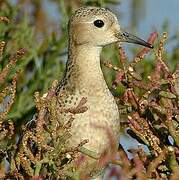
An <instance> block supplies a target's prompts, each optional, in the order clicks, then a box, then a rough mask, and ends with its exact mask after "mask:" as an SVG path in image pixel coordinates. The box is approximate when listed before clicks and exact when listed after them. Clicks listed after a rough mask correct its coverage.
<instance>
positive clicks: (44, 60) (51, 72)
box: [0, 0, 179, 149]
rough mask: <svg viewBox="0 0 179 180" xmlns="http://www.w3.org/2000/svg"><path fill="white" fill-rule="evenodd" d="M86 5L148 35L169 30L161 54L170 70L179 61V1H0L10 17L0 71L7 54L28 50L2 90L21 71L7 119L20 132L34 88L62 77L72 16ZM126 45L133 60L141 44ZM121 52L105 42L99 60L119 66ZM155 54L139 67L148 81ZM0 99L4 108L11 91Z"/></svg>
mask: <svg viewBox="0 0 179 180" xmlns="http://www.w3.org/2000/svg"><path fill="white" fill-rule="evenodd" d="M87 5H92V6H101V7H107V8H109V9H111V10H112V11H113V12H114V13H115V14H116V15H117V16H118V18H119V22H120V24H121V27H122V28H124V29H126V30H127V31H129V32H131V33H133V34H136V35H137V36H139V37H141V38H143V39H145V40H146V39H147V38H148V37H149V35H150V33H152V32H154V31H157V32H158V34H159V36H161V35H162V33H163V32H167V33H168V39H167V43H166V46H165V47H166V50H165V52H164V54H163V59H164V60H165V62H166V64H168V66H169V67H170V69H171V71H172V72H173V71H174V70H175V69H176V66H177V65H178V60H179V20H178V19H179V11H178V8H179V1H178V0H98V1H97V0H7V1H4V0H0V16H5V17H7V18H9V20H10V22H9V23H0V41H4V42H5V43H6V45H5V48H4V51H3V54H2V55H1V54H0V72H2V69H3V68H4V67H6V65H7V64H8V62H9V57H10V56H11V55H12V54H14V53H15V52H16V51H17V50H18V49H20V48H25V49H26V50H27V54H26V55H25V56H24V57H23V58H22V59H21V60H18V61H17V63H16V65H15V66H13V67H12V68H11V71H10V73H9V75H8V76H6V79H5V81H4V83H3V84H1V86H0V90H1V91H2V90H3V89H4V88H5V87H7V86H8V85H10V84H11V82H12V77H13V76H14V75H15V73H17V72H18V81H17V92H16V98H15V100H14V104H13V106H12V108H11V110H10V113H8V115H7V119H11V120H13V122H14V123H15V131H16V133H19V130H21V127H22V126H21V125H22V124H25V123H26V122H28V121H29V120H31V119H32V118H33V117H34V114H36V113H37V111H36V108H35V103H34V93H35V92H36V91H39V92H40V95H43V94H44V93H46V92H47V90H48V89H49V87H50V86H51V84H52V82H53V80H55V79H57V80H60V79H61V77H62V74H63V72H64V69H65V62H66V60H67V52H68V49H67V47H68V34H67V24H68V20H69V17H70V16H71V14H72V13H73V12H74V11H75V10H76V9H77V8H79V7H81V6H87ZM157 43H158V42H156V44H155V45H157ZM123 47H124V49H125V52H126V54H127V56H128V60H129V61H131V60H132V58H133V57H134V54H136V52H137V51H138V50H139V49H140V48H141V47H139V46H136V45H132V44H124V45H123ZM154 51H155V48H154ZM118 53H119V52H118V49H117V48H116V45H110V46H108V47H105V48H104V50H103V52H102V55H101V60H102V62H103V61H106V60H109V61H111V63H112V64H114V65H116V66H119V67H121V66H122V65H121V64H120V61H119V54H118ZM154 59H155V58H154V53H150V54H149V55H147V56H146V57H145V59H144V60H143V61H141V62H140V63H139V64H138V65H137V67H136V69H137V71H138V72H140V74H141V75H142V77H143V79H144V81H145V78H147V76H148V75H149V74H150V72H151V71H152V69H154ZM102 69H103V72H104V75H105V78H106V81H107V83H108V86H109V88H110V90H111V91H112V93H113V94H114V95H116V96H120V95H122V94H123V93H124V87H123V86H122V84H121V85H120V84H119V85H118V87H117V88H116V89H114V88H113V87H112V82H113V81H114V79H115V72H114V71H112V70H110V69H107V68H106V67H104V66H103V65H102ZM138 93H139V94H140V93H142V92H138ZM0 100H1V102H0V113H2V112H3V111H4V107H6V106H8V101H9V96H6V97H5V98H4V99H0ZM125 119H127V118H126V117H125V116H124V117H123V120H124V121H125ZM120 141H121V144H122V145H123V147H124V148H125V149H128V148H130V147H135V146H137V145H138V144H139V143H138V142H137V141H136V140H134V139H131V138H129V136H128V135H127V134H125V133H124V135H123V137H122V138H121V140H120ZM4 146H5V145H4Z"/></svg>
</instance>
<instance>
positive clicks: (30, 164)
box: [0, 0, 179, 180]
mask: <svg viewBox="0 0 179 180" xmlns="http://www.w3.org/2000/svg"><path fill="white" fill-rule="evenodd" d="M49 3H51V4H52V5H54V6H55V7H57V9H56V10H57V12H56V13H57V14H58V13H59V14H60V15H61V18H59V19H58V18H57V19H55V18H51V17H49V15H48V11H47V10H45V9H44V8H43V7H44V6H43V5H44V1H42V0H33V1H31V2H28V1H25V0H19V1H18V3H17V4H13V3H12V2H10V1H1V0H0V178H1V179H27V178H28V179H30V178H33V179H65V178H67V179H79V178H81V179H82V178H84V179H85V178H86V177H84V176H83V177H82V176H81V175H80V174H78V173H77V172H75V171H74V167H72V166H71V163H70V162H71V160H73V159H74V158H75V157H76V154H77V153H78V151H79V150H80V149H81V148H83V145H84V144H85V143H87V141H83V142H81V143H80V144H79V145H78V146H77V147H76V148H73V149H68V148H66V147H65V142H66V140H67V139H68V138H69V137H70V127H71V123H72V122H73V119H74V118H73V116H74V114H77V113H83V112H84V111H86V107H85V103H86V99H82V100H81V102H80V103H79V104H78V105H77V106H76V107H74V108H71V109H58V108H57V107H56V103H57V97H56V94H55V88H56V85H57V82H58V80H59V79H60V78H61V75H62V74H63V71H64V66H65V65H64V59H66V54H67V50H66V47H67V21H68V19H69V16H70V14H71V12H72V11H73V10H74V9H76V8H77V7H79V6H82V5H85V4H86V5H98V6H103V7H108V6H109V5H111V4H115V3H119V1H117V0H101V1H94V0H91V1H78V0H75V1H74V0H73V1H72V0H71V1H66V2H65V1H58V0H49ZM134 4H135V7H137V5H136V3H134ZM29 7H30V8H29ZM134 10H135V8H134ZM132 13H134V12H132ZM134 14H135V13H134ZM57 20H58V21H60V23H59V24H58V25H59V26H58V30H56V28H57V27H56V21H57ZM135 21H136V20H135ZM135 23H136V22H135ZM173 39H177V36H174V38H173ZM166 40H167V34H166V33H163V35H160V36H159V38H158V34H157V33H156V32H154V33H152V34H151V36H150V37H149V39H148V41H149V42H150V43H152V44H154V46H155V48H154V50H152V52H150V54H151V55H150V56H146V54H148V53H149V49H147V48H144V49H142V50H136V49H134V52H135V54H136V55H135V56H134V58H133V59H132V60H129V59H128V58H127V57H126V55H125V52H124V50H123V48H118V45H111V46H110V47H107V48H105V49H104V51H103V54H102V60H103V62H102V64H103V71H104V73H105V77H106V80H107V82H108V84H109V88H110V89H111V91H112V92H113V94H114V95H115V96H116V101H117V103H118V106H119V110H120V113H121V119H123V120H122V122H121V126H122V130H121V131H123V130H127V133H128V134H129V135H130V136H131V137H132V138H134V139H135V140H137V141H138V142H139V143H141V144H144V145H145V146H146V147H147V150H144V149H143V148H142V146H141V147H138V148H133V149H124V148H123V147H122V145H119V151H118V152H117V154H112V155H111V156H110V157H105V156H102V157H101V158H100V161H99V164H98V165H99V166H101V165H103V164H105V163H106V162H109V161H110V162H112V163H113V164H116V166H114V167H111V168H110V172H109V174H108V175H107V176H109V178H110V177H117V178H118V179H139V180H143V179H171V180H175V179H177V178H178V175H179V172H178V171H177V170H178V169H179V67H178V64H177V60H178V59H179V50H178V47H177V46H176V48H174V49H173V50H172V51H171V52H170V53H167V52H166V51H165V50H164V45H165V43H166ZM106 59H110V62H108V61H106ZM56 79H57V80H56ZM61 111H63V112H70V113H71V118H70V119H69V122H68V123H67V124H66V125H65V126H62V125H60V123H59V120H58V118H57V117H58V113H59V112H61ZM29 121H30V122H29ZM27 122H28V123H27ZM121 133H124V132H121ZM110 140H111V146H112V145H113V142H112V137H110ZM127 151H129V152H130V153H131V154H132V158H131V157H129V156H128V154H127V153H126V152H127ZM86 153H88V152H86ZM116 156H119V157H120V158H117V160H116ZM77 165H79V166H80V160H78V164H77ZM119 167H120V168H119Z"/></svg>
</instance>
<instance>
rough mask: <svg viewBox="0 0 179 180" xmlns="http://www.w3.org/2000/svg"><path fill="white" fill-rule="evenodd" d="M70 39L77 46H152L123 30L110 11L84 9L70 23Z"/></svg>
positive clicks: (93, 8) (73, 16)
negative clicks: (119, 43)
mask: <svg viewBox="0 0 179 180" xmlns="http://www.w3.org/2000/svg"><path fill="white" fill-rule="evenodd" d="M69 31H70V38H72V40H73V42H74V43H75V44H76V45H83V44H87V45H92V46H105V45H107V44H111V43H115V42H128V43H135V44H140V45H143V46H146V47H149V48H152V45H151V44H149V43H147V42H145V41H144V40H142V39H140V38H138V37H136V36H134V35H132V34H130V33H127V32H124V31H122V30H121V28H120V25H119V22H118V19H117V17H116V16H115V15H114V14H113V13H112V12H111V11H109V10H108V9H105V8H99V7H82V8H80V9H78V10H77V11H76V12H75V13H74V14H73V15H72V17H71V19H70V21H69Z"/></svg>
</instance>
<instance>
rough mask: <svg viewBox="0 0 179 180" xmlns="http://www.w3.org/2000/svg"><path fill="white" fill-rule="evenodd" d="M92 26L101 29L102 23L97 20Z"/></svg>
mask: <svg viewBox="0 0 179 180" xmlns="http://www.w3.org/2000/svg"><path fill="white" fill-rule="evenodd" d="M94 25H95V26H96V27H98V28H101V27H103V26H104V22H103V21H102V20H100V19H98V20H96V21H94Z"/></svg>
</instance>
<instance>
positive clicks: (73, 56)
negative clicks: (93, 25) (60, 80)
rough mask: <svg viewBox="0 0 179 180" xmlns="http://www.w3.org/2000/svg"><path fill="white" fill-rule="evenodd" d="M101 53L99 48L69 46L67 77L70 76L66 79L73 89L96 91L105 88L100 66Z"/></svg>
mask: <svg viewBox="0 0 179 180" xmlns="http://www.w3.org/2000/svg"><path fill="white" fill-rule="evenodd" d="M101 51H102V47H101V46H93V45H86V44H84V45H72V44H71V46H70V48H69V59H68V63H67V76H69V75H70V74H71V75H70V76H69V78H68V79H69V81H70V84H71V85H72V86H74V88H79V89H85V90H88V89H89V90H90V89H91V88H93V90H95V89H96V90H98V89H100V88H106V87H107V85H106V82H105V80H104V76H103V73H102V70H101V66H100V54H101ZM68 66H69V68H68Z"/></svg>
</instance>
